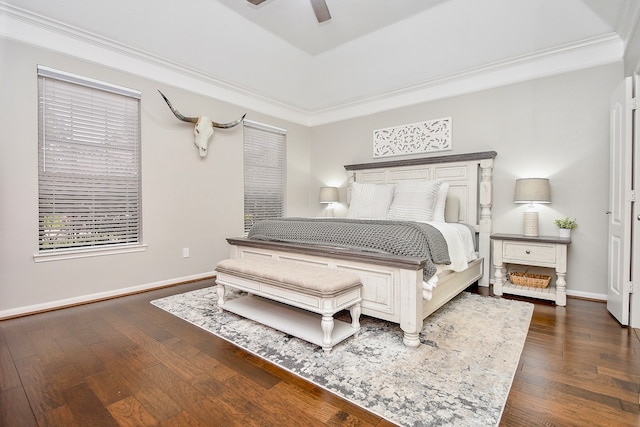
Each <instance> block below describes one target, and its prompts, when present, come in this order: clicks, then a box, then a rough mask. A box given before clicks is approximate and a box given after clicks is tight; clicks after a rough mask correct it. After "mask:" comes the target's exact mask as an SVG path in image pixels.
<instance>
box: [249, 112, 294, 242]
mask: <svg viewBox="0 0 640 427" xmlns="http://www.w3.org/2000/svg"><path fill="white" fill-rule="evenodd" d="M286 136H287V133H286V130H284V129H278V128H275V127H271V126H267V125H263V124H260V123H255V122H251V121H249V120H245V121H244V231H245V233H248V232H249V229H250V228H251V227H252V226H253V224H255V223H256V222H258V221H261V220H263V219H270V218H279V217H282V216H284V192H285V188H284V187H285V159H286V158H285V144H286Z"/></svg>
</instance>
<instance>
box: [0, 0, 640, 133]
mask: <svg viewBox="0 0 640 427" xmlns="http://www.w3.org/2000/svg"><path fill="white" fill-rule="evenodd" d="M639 10H640V8H638V7H636V8H635V9H634V12H635V15H634V16H637V13H638V11H639ZM0 22H1V23H2V25H0V36H1V37H5V38H8V39H12V40H16V41H20V42H22V43H26V44H30V45H34V46H38V47H41V48H45V49H48V50H52V51H56V52H60V53H63V54H66V55H69V56H72V57H76V58H81V59H83V60H87V61H90V62H93V63H96V64H100V65H104V66H107V67H109V68H113V69H117V70H121V71H124V72H128V73H131V74H135V75H139V76H143V77H145V78H150V79H153V80H155V81H158V82H161V83H163V84H167V85H171V86H176V87H180V88H182V89H185V90H188V91H192V92H196V93H199V94H202V95H205V96H209V97H211V98H215V99H219V100H221V101H224V102H228V103H230V104H233V105H238V106H241V107H242V108H245V109H250V110H253V111H255V112H258V113H262V114H265V115H269V116H272V117H276V118H279V119H282V120H287V121H290V122H293V123H297V124H300V125H303V126H318V125H322V124H327V123H332V122H336V121H341V120H346V119H352V118H355V117H361V116H365V115H370V114H375V113H379V112H382V111H387V110H392V109H397V108H401V107H406V106H410V105H415V104H419V103H424V102H429V101H434V100H437V99H442V98H448V97H452V96H457V95H463V94H466V93H472V92H477V91H481V90H486V89H491V88H495V87H499V86H504V85H508V84H513V83H519V82H523V81H526V80H532V79H536V78H541V77H545V76H551V75H555V74H561V73H566V72H570V71H576V70H580V69H585V68H590V67H595V66H599V65H605V64H608V63H613V62H616V61H622V58H623V53H624V48H625V46H624V45H625V42H624V41H623V39H621V38H620V37H619V36H618V35H617V34H615V33H611V34H608V35H605V36H601V37H596V38H592V39H587V40H582V41H580V42H576V43H570V44H566V45H564V46H560V47H556V48H553V49H547V50H543V51H539V52H535V53H533V54H528V55H523V56H520V57H516V58H511V59H509V60H505V61H500V62H495V63H491V64H487V65H485V66H481V67H476V68H472V69H468V70H464V71H461V72H458V73H453V74H450V75H447V76H443V77H440V78H437V79H433V80H429V81H422V82H416V83H415V84H412V85H407V86H405V87H401V88H397V89H395V90H391V91H385V92H380V93H377V94H373V95H371V96H366V97H362V98H358V99H351V100H345V101H344V102H340V103H337V104H335V105H333V106H328V107H326V108H322V109H317V110H305V109H304V108H300V107H296V106H292V105H288V104H286V103H284V102H282V101H279V100H276V99H273V98H271V97H268V96H265V95H263V94H260V93H256V92H255V91H254V90H249V89H247V88H244V87H242V86H240V85H237V84H235V83H231V82H229V81H227V80H224V79H222V78H219V77H217V76H213V75H210V74H205V73H202V72H200V71H198V70H195V69H192V68H189V67H185V66H183V65H181V64H178V63H175V62H172V61H168V60H166V59H164V58H160V57H158V56H156V55H152V54H149V53H147V52H143V51H140V50H136V49H133V48H131V47H128V46H125V45H123V44H121V43H118V42H115V41H113V40H109V39H106V38H103V37H100V36H97V35H95V34H92V33H89V32H87V31H84V30H80V29H77V28H74V27H71V26H68V25H66V24H63V23H61V22H58V21H55V20H52V19H50V18H47V17H43V16H40V15H37V14H33V13H31V12H28V11H25V10H23V9H20V8H16V7H14V6H11V5H8V4H6V3H1V2H0ZM632 22H635V21H632ZM629 25H630V24H629ZM632 30H633V28H629V29H628V30H626V32H625V34H628V33H630V32H631V31H632Z"/></svg>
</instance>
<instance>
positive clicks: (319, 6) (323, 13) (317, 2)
mask: <svg viewBox="0 0 640 427" xmlns="http://www.w3.org/2000/svg"><path fill="white" fill-rule="evenodd" d="M311 6H312V7H313V11H314V12H315V14H316V18H318V22H325V21H328V20H329V19H331V14H330V13H329V8H328V7H327V3H326V2H325V0H311Z"/></svg>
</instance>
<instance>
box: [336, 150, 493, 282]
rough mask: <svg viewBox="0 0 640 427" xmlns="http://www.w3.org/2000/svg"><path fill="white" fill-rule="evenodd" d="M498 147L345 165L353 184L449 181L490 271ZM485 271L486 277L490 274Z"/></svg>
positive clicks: (462, 215)
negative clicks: (493, 193)
mask: <svg viewBox="0 0 640 427" xmlns="http://www.w3.org/2000/svg"><path fill="white" fill-rule="evenodd" d="M496 155H497V153H496V152H495V151H484V152H479V153H468V154H455V155H447V156H435V157H423V158H418V159H405V160H395V161H387V162H373V163H362V164H356V165H346V166H345V167H344V168H345V169H346V171H347V174H348V176H349V189H348V195H350V189H351V184H352V183H353V182H361V183H380V184H383V183H392V182H398V181H402V180H406V179H412V180H414V179H425V180H436V179H439V180H443V181H447V182H449V194H450V195H453V196H455V197H456V198H457V199H458V201H459V203H460V210H459V217H458V220H459V221H460V222H464V223H466V224H470V225H473V226H474V227H475V229H476V231H477V232H478V250H479V252H480V256H483V257H484V269H485V270H484V271H485V272H489V271H490V270H489V253H490V252H489V251H490V247H489V244H490V243H489V236H490V234H491V204H492V190H491V189H492V179H493V159H494V158H495V157H496ZM488 276H489V275H488V274H485V277H488Z"/></svg>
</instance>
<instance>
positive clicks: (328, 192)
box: [318, 187, 340, 216]
mask: <svg viewBox="0 0 640 427" xmlns="http://www.w3.org/2000/svg"><path fill="white" fill-rule="evenodd" d="M318 201H319V202H320V203H324V204H328V205H329V207H328V210H329V212H328V213H329V214H331V215H329V216H333V210H332V209H331V203H338V202H339V201H340V199H339V198H338V188H337V187H320V197H319V199H318Z"/></svg>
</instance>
